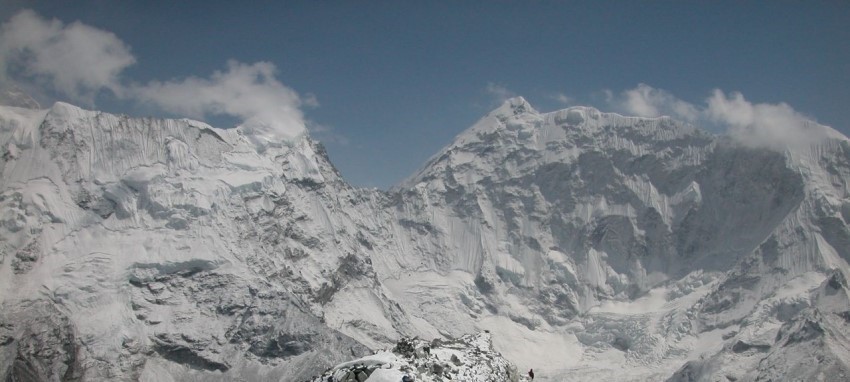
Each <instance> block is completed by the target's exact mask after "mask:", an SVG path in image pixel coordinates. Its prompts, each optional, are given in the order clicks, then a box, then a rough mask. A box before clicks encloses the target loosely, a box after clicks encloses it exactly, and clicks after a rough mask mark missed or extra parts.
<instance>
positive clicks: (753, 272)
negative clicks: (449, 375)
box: [0, 98, 850, 381]
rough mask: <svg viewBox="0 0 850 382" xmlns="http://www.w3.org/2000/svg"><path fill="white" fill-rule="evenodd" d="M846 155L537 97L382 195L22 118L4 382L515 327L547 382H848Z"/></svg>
mask: <svg viewBox="0 0 850 382" xmlns="http://www.w3.org/2000/svg"><path fill="white" fill-rule="evenodd" d="M833 138H834V139H833ZM833 138H829V137H828V138H827V139H825V140H822V141H819V142H818V143H817V144H813V145H809V146H806V147H805V148H796V149H794V150H784V151H783V150H774V149H770V148H763V147H753V146H748V145H742V144H739V143H736V142H734V141H733V140H731V139H727V138H723V137H720V138H718V137H715V136H713V135H711V134H708V133H705V132H703V131H701V130H699V129H697V128H695V127H692V126H690V125H687V124H683V123H680V122H677V121H674V120H672V119H670V118H664V117H662V118H637V117H627V116H621V115H617V114H610V113H602V112H599V111H598V110H595V109H592V108H587V107H573V108H568V109H565V110H560V111H556V112H552V113H539V112H537V111H535V110H534V109H533V108H532V107H531V106H530V105H528V103H527V102H525V101H524V100H523V99H521V98H517V99H512V100H508V101H507V102H506V103H505V104H504V105H502V107H500V108H498V109H497V110H495V111H494V112H492V113H489V114H488V115H487V116H485V117H484V118H482V119H481V120H480V121H479V122H478V123H476V124H475V125H474V126H472V127H471V128H470V129H469V130H467V131H465V132H463V133H461V134H460V135H459V136H458V138H457V139H455V141H454V142H452V143H451V144H450V145H449V146H447V147H446V148H445V149H443V150H442V151H440V152H439V153H438V154H437V155H436V156H434V157H433V158H432V160H431V161H429V162H428V163H427V164H426V165H425V166H424V167H423V169H422V170H420V171H419V172H418V173H417V174H415V175H414V176H413V177H412V178H411V180H410V181H408V182H406V183H403V184H402V185H400V186H398V187H397V188H396V189H394V190H393V191H391V192H380V191H376V190H360V189H355V188H352V187H350V186H349V185H348V184H347V183H345V181H344V180H343V179H342V178H341V177H340V175H339V174H338V173H337V172H336V170H335V169H334V168H333V165H332V164H331V163H330V161H329V160H328V158H327V155H326V153H325V152H324V150H323V149H322V147H321V145H319V144H317V143H316V142H313V141H312V140H311V139H310V138H309V136H307V135H303V136H299V138H298V139H296V140H293V141H291V142H289V143H287V144H280V145H277V144H273V145H260V146H258V145H257V144H256V143H257V142H253V141H252V140H251V139H250V137H248V136H246V135H245V133H244V132H243V131H241V130H240V129H228V130H224V129H216V128H213V127H210V126H207V125H205V124H202V123H200V122H196V121H191V120H186V119H180V120H171V119H153V118H130V117H127V116H120V115H111V114H108V113H102V112H97V111H87V110H83V109H80V108H77V107H74V106H71V105H67V104H62V103H59V104H56V105H54V106H53V107H51V108H50V109H47V110H32V109H25V108H16V107H0V150H2V153H1V154H2V155H0V170H1V171H2V178H0V375H3V376H7V377H8V378H11V379H23V378H29V379H41V380H54V379H61V378H66V379H76V380H87V381H100V380H142V381H160V380H188V381H192V380H198V381H200V380H204V381H225V380H234V379H239V378H242V379H243V380H281V381H303V380H305V379H307V378H309V377H310V376H313V375H315V374H317V373H318V372H320V371H321V370H325V369H326V368H328V367H331V366H333V365H336V364H339V363H340V362H344V361H347V360H350V359H357V358H359V357H363V356H365V355H367V354H370V353H373V352H374V351H375V350H378V349H382V348H386V347H388V346H392V345H393V344H395V343H397V342H398V341H399V340H400V339H402V338H405V337H416V336H418V337H419V338H441V339H444V340H449V339H450V338H464V337H463V336H464V335H467V334H469V333H478V332H481V331H484V330H490V331H491V332H492V333H494V336H493V337H492V341H493V342H492V346H493V349H494V350H495V351H496V352H498V353H501V355H502V356H503V357H504V358H505V359H507V360H509V361H510V362H512V363H513V364H515V365H517V367H518V368H519V370H527V369H530V368H534V369H535V371H539V376H540V377H538V379H539V380H547V378H548V380H557V381H565V380H590V379H594V380H600V381H604V380H617V381H619V380H624V379H626V380H629V379H630V380H663V379H666V378H679V377H680V376H684V377H682V378H685V377H687V378H692V379H697V380H699V379H712V378H714V377H715V376H724V377H725V376H727V375H728V376H731V377H732V378H738V379H739V380H748V378H749V379H751V380H755V379H758V378H762V379H766V378H773V379H777V378H779V377H781V375H780V374H777V372H776V371H775V369H774V370H766V369H760V368H759V366H758V365H759V364H760V362H762V361H763V362H765V363H764V364H765V365H781V364H782V363H783V362H785V360H788V361H793V362H790V363H789V364H794V365H801V364H803V363H808V364H810V365H813V366H812V367H811V368H806V369H804V368H800V370H805V375H806V376H813V375H820V374H818V373H821V374H823V375H824V376H825V377H834V376H836V375H839V374H840V373H842V372H843V370H846V368H844V367H843V366H842V362H845V361H844V358H842V357H841V356H838V355H837V354H841V351H840V350H841V349H845V348H848V347H850V345H848V342H847V341H846V339H845V337H843V336H842V335H840V332H841V330H843V329H842V328H843V327H844V326H845V324H842V322H843V321H841V320H844V319H843V318H842V317H844V315H845V313H844V312H845V310H846V309H845V307H846V306H847V304H846V299H845V297H846V282H844V281H842V280H846V279H847V276H848V269H850V267H849V266H848V260H850V229H848V221H850V213H848V211H850V196H848V195H850V193H848V189H847V184H848V180H850V145H848V143H847V140H846V138H844V137H833ZM261 146H262V147H261ZM839 276H841V277H839ZM842 277H843V278H842ZM835 285H838V286H837V287H836V286H835ZM827 307H828V308H827ZM817 328H820V329H822V330H817ZM808 334H812V335H811V336H808ZM473 342H474V341H473ZM739 343H740V344H739ZM786 344H787V346H786ZM417 346H418V345H417ZM469 349H472V354H478V353H476V350H475V347H470V348H469ZM800 349H804V350H806V351H809V350H811V352H814V353H813V354H818V355H823V357H821V358H822V359H825V360H828V361H829V362H830V365H831V366H829V365H827V366H823V367H821V366H818V365H817V364H815V363H813V362H809V361H807V360H806V359H801V358H794V354H795V352H799V351H801V350H800ZM836 349H837V350H836ZM478 350H479V351H480V348H479V349H478ZM459 351H460V350H459ZM433 354H434V353H433V352H432V355H433ZM481 354H485V355H486V354H490V353H488V352H485V351H482V352H481ZM457 357H458V358H459V359H460V355H457ZM417 359H418V358H417ZM493 359H495V358H493ZM422 360H426V361H427V362H432V361H433V362H437V361H438V360H437V359H432V358H431V357H427V358H422ZM439 361H440V362H443V361H445V360H444V359H443V358H440V359H439ZM404 362H407V364H408V365H415V364H416V362H418V361H415V360H412V359H411V360H406V361H404ZM427 362H426V363H427ZM449 362H451V357H450V356H449ZM795 362H796V363H795ZM484 363H485V364H486V362H484ZM845 363H846V362H845ZM399 364H401V363H399ZM471 364H474V363H473V362H471V363H469V365H471ZM429 365H430V364H429ZM492 365H495V364H491V366H492ZM411 367H413V366H411ZM428 367H430V366H428ZM391 369H392V368H389V369H386V370H391ZM491 369H492V368H491ZM376 370H377V369H376ZM381 370H384V369H381ZM411 370H413V369H411ZM415 370H416V372H417V373H418V372H419V371H418V370H419V369H418V366H417V368H416V369H415ZM458 370H461V369H458ZM493 370H495V369H493ZM499 370H502V369H499ZM349 371H350V370H349ZM444 371H445V369H444ZM356 374H357V373H355V377H356ZM428 375H429V374H427V373H425V374H422V376H423V378H424V377H425V376H428ZM432 375H433V373H432ZM444 375H445V374H444ZM475 375H478V374H475ZM801 375H802V374H801ZM66 376H67V377H66ZM394 376H398V375H394Z"/></svg>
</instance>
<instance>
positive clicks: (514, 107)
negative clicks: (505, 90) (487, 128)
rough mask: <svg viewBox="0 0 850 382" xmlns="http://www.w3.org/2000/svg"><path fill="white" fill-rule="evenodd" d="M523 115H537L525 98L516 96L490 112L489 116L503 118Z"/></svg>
mask: <svg viewBox="0 0 850 382" xmlns="http://www.w3.org/2000/svg"><path fill="white" fill-rule="evenodd" d="M525 113H532V114H538V112H537V110H534V108H533V107H532V106H531V104H530V103H528V101H526V100H525V98H523V97H521V96H516V97H512V98H508V99H506V100H505V101H504V102H502V105H501V106H499V107H498V108H496V109H495V110H493V111H491V112H490V114H489V115H490V116H499V115H501V116H505V117H510V116H514V115H520V114H525Z"/></svg>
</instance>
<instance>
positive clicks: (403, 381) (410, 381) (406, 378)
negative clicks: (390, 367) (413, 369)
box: [401, 374, 413, 382]
mask: <svg viewBox="0 0 850 382" xmlns="http://www.w3.org/2000/svg"><path fill="white" fill-rule="evenodd" d="M401 382H413V377H411V376H410V374H405V375H404V377H401Z"/></svg>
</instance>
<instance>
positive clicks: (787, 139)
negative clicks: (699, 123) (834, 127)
mask: <svg viewBox="0 0 850 382" xmlns="http://www.w3.org/2000/svg"><path fill="white" fill-rule="evenodd" d="M706 103H707V105H708V106H707V107H706V108H705V110H704V114H705V115H706V116H707V118H708V119H709V120H711V121H713V122H716V123H720V124H722V125H724V126H727V128H728V129H727V131H728V133H729V135H730V136H732V137H733V138H735V139H736V140H737V141H738V142H741V143H743V144H746V145H748V146H757V147H765V146H766V147H772V148H784V147H788V146H795V145H807V144H811V143H813V142H816V141H818V140H820V139H823V138H825V137H826V136H827V135H828V134H829V130H828V129H825V128H823V127H822V126H819V125H817V124H816V123H814V122H812V121H811V120H810V119H809V118H808V117H806V116H804V115H803V114H800V113H799V112H797V111H795V110H794V109H793V108H792V107H791V106H789V105H788V104H786V103H779V104H767V103H759V104H753V103H751V102H750V101H747V100H746V99H745V98H744V96H743V95H742V94H741V93H739V92H733V93H730V94H729V95H728V96H727V95H726V94H725V93H724V92H723V91H721V90H719V89H715V90H714V92H713V93H712V95H711V97H709V98H707V99H706Z"/></svg>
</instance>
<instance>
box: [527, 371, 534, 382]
mask: <svg viewBox="0 0 850 382" xmlns="http://www.w3.org/2000/svg"><path fill="white" fill-rule="evenodd" d="M528 378H531V380H532V381H533V380H534V369H529V370H528Z"/></svg>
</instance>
